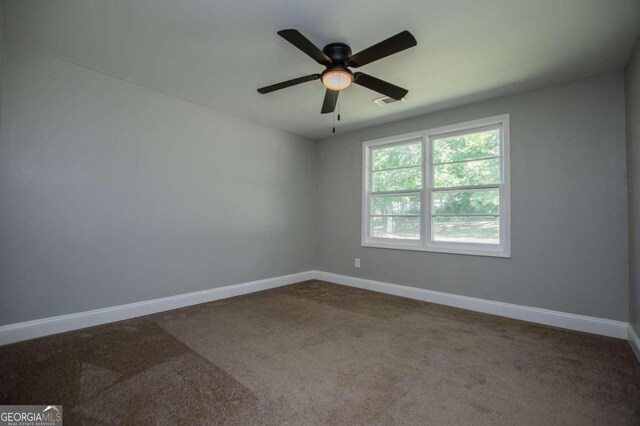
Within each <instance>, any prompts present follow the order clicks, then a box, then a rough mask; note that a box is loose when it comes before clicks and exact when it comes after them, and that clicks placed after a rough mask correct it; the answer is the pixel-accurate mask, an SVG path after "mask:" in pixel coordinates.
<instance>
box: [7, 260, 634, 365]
mask: <svg viewBox="0 0 640 426" xmlns="http://www.w3.org/2000/svg"><path fill="white" fill-rule="evenodd" d="M309 279H319V280H323V281H329V282H333V283H336V284H342V285H347V286H351V287H358V288H362V289H366V290H372V291H377V292H380V293H387V294H393V295H396V296H401V297H407V298H410V299H416V300H422V301H425V302H432V303H438V304H441V305H448V306H454V307H457V308H462V309H468V310H471V311H477V312H484V313H487V314H493V315H499V316H503V317H508V318H514V319H519V320H525V321H530V322H534V323H539V324H546V325H552V326H555V327H561V328H567V329H570V330H577V331H584V332H587V333H593V334H600V335H603V336H610V337H616V338H620V339H628V340H629V343H630V344H631V347H632V348H633V350H634V353H635V354H636V356H637V357H638V359H640V340H638V335H637V334H636V333H635V331H634V330H633V328H631V326H630V325H628V324H627V323H626V322H622V321H614V320H609V319H604V318H595V317H589V316H584V315H576V314H568V313H565V312H558V311H551V310H548V309H540V308H532V307H528V306H520V305H514V304H510V303H503V302H494V301H491V300H485V299H478V298H475V297H467V296H459V295H455V294H450V293H443V292H439V291H433V290H425V289H421V288H417V287H409V286H404V285H398V284H391V283H386V282H382V281H374V280H368V279H365V278H357V277H351V276H347V275H339V274H334V273H330V272H322V271H306V272H300V273H297V274H291V275H283V276H280V277H274V278H267V279H264V280H258V281H251V282H247V283H242V284H235V285H229V286H225V287H218V288H214V289H210V290H202V291H196V292H193V293H186V294H180V295H177V296H169V297H164V298H161V299H153V300H146V301H142V302H136V303H129V304H126V305H120V306H113V307H109V308H102V309H95V310H92V311H85V312H79V313H75V314H69V315H60V316H56V317H49V318H43V319H38V320H33V321H26V322H21V323H16V324H9V325H4V326H0V345H5V344H8V343H14V342H19V341H22V340H29V339H34V338H37V337H42V336H48V335H51V334H57V333H62V332H65V331H71V330H77V329H81V328H86V327H92V326H95V325H100V324H106V323H110V322H115V321H122V320H126V319H130V318H135V317H140V316H144V315H149V314H154V313H157V312H163V311H168V310H171V309H178V308H183V307H185V306H191V305H197V304H200V303H206V302H212V301H214V300H220V299H226V298H228V297H233V296H240V295H242V294H247V293H253V292H256V291H261V290H268V289H270V288H275V287H280V286H283V285H288V284H294V283H297V282H300V281H306V280H309Z"/></svg>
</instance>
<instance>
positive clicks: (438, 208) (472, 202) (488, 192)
mask: <svg viewBox="0 0 640 426" xmlns="http://www.w3.org/2000/svg"><path fill="white" fill-rule="evenodd" d="M432 211H433V213H434V214H470V213H475V214H478V213H480V214H498V213H500V191H499V190H498V189H497V188H496V189H479V190H476V191H442V192H433V208H432Z"/></svg>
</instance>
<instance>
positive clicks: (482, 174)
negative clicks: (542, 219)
mask: <svg viewBox="0 0 640 426" xmlns="http://www.w3.org/2000/svg"><path fill="white" fill-rule="evenodd" d="M432 146H433V188H432V196H431V200H432V203H431V213H432V216H431V217H432V230H431V233H432V238H433V239H434V240H435V241H458V242H471V243H487V244H498V243H499V242H500V190H499V184H500V180H501V176H500V170H501V167H500V129H490V130H484V131H476V132H474V133H467V134H462V135H455V136H446V137H439V138H434V139H433V140H432Z"/></svg>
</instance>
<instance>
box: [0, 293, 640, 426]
mask: <svg viewBox="0 0 640 426" xmlns="http://www.w3.org/2000/svg"><path fill="white" fill-rule="evenodd" d="M0 404H63V405H64V421H65V424H82V423H84V424H122V423H127V424H219V423H225V424H242V425H247V424H318V423H323V424H328V423H329V424H394V423H397V424H433V425H445V424H474V425H496V424H497V425H514V424H517V425H540V424H544V425H554V424H555V425H587V424H598V425H601V424H607V425H614V424H640V368H639V367H638V365H637V364H636V362H635V360H634V358H633V355H632V353H631V349H630V348H629V346H628V344H627V342H625V341H623V340H616V339H610V338H606V337H600V336H594V335H589V334H584V333H578V332H572V331H565V330H559V329H555V328H551V327H544V326H538V325H533V324H530V323H526V322H522V321H515V320H510V319H505V318H500V317H495V316H491V315H485V314H479V313H474V312H469V311H464V310H460V309H455V308H449V307H445V306H440V305H434V304H429V303H424V302H418V301H415V300H409V299H403V298H399V297H394V296H388V295H384V294H379V293H374V292H369V291H364V290H359V289H354V288H349V287H343V286H338V285H334V284H328V283H324V282H320V281H308V282H304V283H300V284H294V285H291V286H286V287H281V288H278V289H274V290H268V291H264V292H260V293H254V294H250V295H246V296H240V297H235V298H232V299H226V300H221V301H217V302H212V303H207V304H203V305H198V306H193V307H189V308H184V309H179V310H175V311H170V312H165V313H160V314H156V315H151V316H147V317H142V318H138V319H133V320H128V321H122V322H119V323H114V324H109V325H104V326H99V327H94V328H90V329H84V330H79V331H74V332H70V333H65V334H60V335H56V336H50V337H45V338H42V339H37V340H32V341H28V342H23V343H18V344H13V345H8V346H3V347H0Z"/></svg>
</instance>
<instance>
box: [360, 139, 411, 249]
mask: <svg viewBox="0 0 640 426" xmlns="http://www.w3.org/2000/svg"><path fill="white" fill-rule="evenodd" d="M372 166H373V170H372V176H371V177H372V195H371V200H370V202H371V207H370V212H371V219H370V226H371V236H373V237H377V238H404V239H413V240H419V239H420V220H421V219H420V191H421V190H422V140H418V141H413V142H410V143H403V144H401V145H391V146H385V147H381V148H378V149H374V150H373V151H372Z"/></svg>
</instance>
